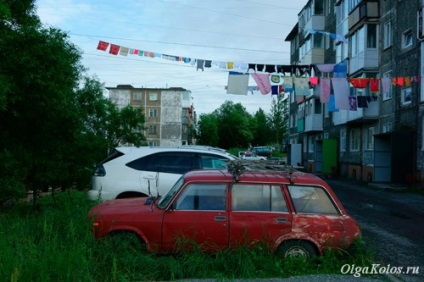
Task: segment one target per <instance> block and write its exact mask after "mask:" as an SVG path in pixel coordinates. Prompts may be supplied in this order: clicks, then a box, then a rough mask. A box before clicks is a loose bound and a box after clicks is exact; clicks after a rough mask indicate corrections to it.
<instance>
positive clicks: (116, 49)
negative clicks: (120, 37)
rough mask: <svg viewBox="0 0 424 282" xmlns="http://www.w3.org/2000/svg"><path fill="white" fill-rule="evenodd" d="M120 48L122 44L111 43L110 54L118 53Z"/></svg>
mask: <svg viewBox="0 0 424 282" xmlns="http://www.w3.org/2000/svg"><path fill="white" fill-rule="evenodd" d="M120 48H121V46H119V45H115V44H110V49H109V54H112V55H118V53H119V49H120Z"/></svg>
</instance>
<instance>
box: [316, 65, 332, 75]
mask: <svg viewBox="0 0 424 282" xmlns="http://www.w3.org/2000/svg"><path fill="white" fill-rule="evenodd" d="M335 65H336V64H318V65H316V66H317V68H318V70H319V71H320V72H323V73H327V72H333V71H334V66H335Z"/></svg>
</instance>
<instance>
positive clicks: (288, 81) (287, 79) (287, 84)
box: [283, 76, 293, 93]
mask: <svg viewBox="0 0 424 282" xmlns="http://www.w3.org/2000/svg"><path fill="white" fill-rule="evenodd" d="M283 78H284V84H283V85H284V89H286V92H288V93H292V92H293V78H292V77H291V76H284V77H283Z"/></svg>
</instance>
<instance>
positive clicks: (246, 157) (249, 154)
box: [241, 151, 266, 161]
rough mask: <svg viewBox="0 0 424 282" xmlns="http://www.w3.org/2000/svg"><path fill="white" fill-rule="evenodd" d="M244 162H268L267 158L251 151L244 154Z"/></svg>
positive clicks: (242, 157)
mask: <svg viewBox="0 0 424 282" xmlns="http://www.w3.org/2000/svg"><path fill="white" fill-rule="evenodd" d="M241 159H242V160H252V161H258V160H266V157H263V156H258V155H256V154H255V153H252V152H250V151H246V152H244V154H243V155H242V156H241Z"/></svg>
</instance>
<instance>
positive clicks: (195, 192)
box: [174, 183, 227, 211]
mask: <svg viewBox="0 0 424 282" xmlns="http://www.w3.org/2000/svg"><path fill="white" fill-rule="evenodd" d="M226 202H227V193H226V185H225V184H211V183H204V184H203V183H201V184H189V185H188V186H187V187H186V188H185V189H184V191H183V192H182V193H181V195H180V196H179V197H178V199H177V200H176V203H175V205H174V209H175V210H191V211H192V210H196V211H225V210H226V206H227V205H226Z"/></svg>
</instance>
